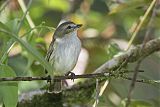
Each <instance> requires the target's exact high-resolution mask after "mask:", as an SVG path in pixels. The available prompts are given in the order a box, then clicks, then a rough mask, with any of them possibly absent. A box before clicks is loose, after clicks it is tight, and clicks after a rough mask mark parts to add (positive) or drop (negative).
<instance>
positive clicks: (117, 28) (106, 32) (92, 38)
mask: <svg viewBox="0 0 160 107" xmlns="http://www.w3.org/2000/svg"><path fill="white" fill-rule="evenodd" d="M18 1H20V0H6V1H5V0H2V1H0V6H1V7H0V77H1V78H2V77H16V76H46V75H45V73H44V68H45V69H47V70H48V71H49V72H51V67H50V65H49V64H48V62H46V61H45V59H44V57H45V54H46V51H47V49H48V46H49V43H50V41H51V39H52V35H53V32H54V30H55V29H54V28H56V26H57V25H58V24H59V21H60V20H61V18H62V16H63V17H65V18H66V17H67V18H68V19H70V20H72V21H74V22H75V23H82V24H83V27H82V29H80V30H79V32H78V33H79V38H80V39H81V41H82V43H83V44H82V45H83V48H84V49H85V50H86V51H87V54H88V60H87V59H86V62H87V64H86V65H85V66H86V68H85V73H92V72H93V71H94V70H95V69H96V68H98V67H99V66H100V65H102V64H103V63H104V62H106V61H107V60H109V59H112V58H113V57H116V56H118V55H119V54H121V52H125V51H124V50H125V49H126V48H127V42H128V41H129V40H130V38H131V35H132V33H133V32H134V30H135V27H136V25H137V24H138V23H139V19H140V17H141V16H143V15H144V13H145V12H146V10H147V9H148V7H149V5H150V4H151V1H150V0H73V1H72V2H71V1H70V0H22V1H25V4H26V9H27V10H28V11H27V12H26V11H22V8H23V6H22V5H19V2H18ZM75 1H76V2H75ZM152 10H153V9H152ZM151 12H153V11H151ZM156 12H157V13H156V14H157V15H156V16H155V17H154V21H153V24H152V26H150V29H151V33H150V37H149V38H160V29H159V28H160V24H159V23H160V18H159V17H160V15H159V9H158V8H157V11H156ZM27 15H28V16H29V17H30V18H31V20H29V19H27V17H28V16H27ZM151 16H152V14H151V13H150V14H149V16H148V17H146V19H145V20H144V23H143V25H142V26H141V28H140V31H139V32H138V34H137V36H136V38H135V39H134V41H133V43H132V45H136V44H140V43H142V41H143V39H144V36H145V33H146V31H147V30H148V27H147V25H148V22H149V20H150V18H151ZM31 23H33V24H34V25H32V24H31ZM97 41H98V42H97ZM83 58H85V57H83ZM83 58H82V59H83ZM81 64H82V65H83V63H81ZM159 65H160V56H159V55H158V54H156V53H155V54H153V55H151V56H149V57H148V58H146V59H145V60H144V61H143V63H142V66H141V67H140V69H143V70H144V71H145V72H144V73H140V74H139V76H138V77H139V78H145V79H151V80H159V79H160V77H159V75H158V74H159V72H160V67H159ZM134 67H135V64H129V66H127V67H126V69H129V70H133V69H134ZM4 71H5V72H4ZM128 76H131V77H132V73H129V74H128ZM80 81H82V82H83V80H80ZM46 85H47V84H46V82H44V81H29V82H19V83H17V82H0V104H4V105H5V107H15V106H16V104H17V101H18V92H19V95H22V94H23V93H24V92H30V91H33V90H39V89H41V88H44V87H45V86H46ZM100 85H103V84H100ZM129 86H130V81H126V80H123V79H110V83H109V84H108V86H107V88H106V91H105V92H104V93H103V95H102V96H100V97H99V103H98V106H99V107H105V106H109V107H120V106H121V107H124V105H125V102H126V100H125V99H126V96H127V94H128V89H129ZM4 88H5V89H4ZM159 88H160V87H159V85H157V84H140V83H138V84H136V87H135V90H134V94H133V96H132V98H133V99H132V101H131V105H130V107H157V106H158V105H159V104H160V101H159V100H158V99H159V98H160V97H159V93H160V91H159ZM88 92H89V94H90V95H88V97H87V98H88V99H89V98H90V100H89V101H87V100H86V102H88V103H86V102H85V103H86V104H84V103H83V102H81V99H84V98H83V97H82V98H78V96H77V99H70V100H69V101H68V102H70V103H72V105H80V106H91V105H93V102H94V97H93V96H94V95H95V93H94V92H93V90H92V91H90V90H88ZM146 93H147V94H146ZM81 94H82V93H81ZM10 95H13V96H10ZM35 97H36V96H35ZM19 99H20V98H19ZM37 99H38V98H37ZM46 100H48V99H46ZM74 100H77V102H78V103H76V102H75V103H73V102H72V101H74ZM38 101H39V100H36V101H35V103H36V102H38ZM44 105H45V104H44Z"/></svg>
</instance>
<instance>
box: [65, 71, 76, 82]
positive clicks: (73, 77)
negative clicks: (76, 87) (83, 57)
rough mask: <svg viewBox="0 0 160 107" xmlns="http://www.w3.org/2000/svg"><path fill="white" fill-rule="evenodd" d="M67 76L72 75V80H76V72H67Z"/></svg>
mask: <svg viewBox="0 0 160 107" xmlns="http://www.w3.org/2000/svg"><path fill="white" fill-rule="evenodd" d="M66 76H70V77H71V80H72V81H73V82H74V79H75V73H73V72H67V74H66Z"/></svg>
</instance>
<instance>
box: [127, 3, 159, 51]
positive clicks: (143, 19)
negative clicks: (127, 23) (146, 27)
mask: <svg viewBox="0 0 160 107" xmlns="http://www.w3.org/2000/svg"><path fill="white" fill-rule="evenodd" d="M155 2H156V0H153V1H152V3H151V4H150V6H149V8H148V9H147V11H146V12H145V14H144V16H143V17H142V18H141V20H140V23H139V24H138V25H137V27H136V29H135V32H134V33H133V35H132V37H131V39H130V41H129V43H128V47H127V49H126V50H128V49H129V48H130V46H131V44H132V42H133V40H134V38H135V37H136V36H137V33H138V32H139V30H140V28H141V26H142V25H143V23H144V21H145V19H146V18H147V16H148V15H149V13H150V11H151V10H152V8H153V7H154V4H155Z"/></svg>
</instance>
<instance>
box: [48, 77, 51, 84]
mask: <svg viewBox="0 0 160 107" xmlns="http://www.w3.org/2000/svg"><path fill="white" fill-rule="evenodd" d="M47 83H51V76H50V75H48V76H47Z"/></svg>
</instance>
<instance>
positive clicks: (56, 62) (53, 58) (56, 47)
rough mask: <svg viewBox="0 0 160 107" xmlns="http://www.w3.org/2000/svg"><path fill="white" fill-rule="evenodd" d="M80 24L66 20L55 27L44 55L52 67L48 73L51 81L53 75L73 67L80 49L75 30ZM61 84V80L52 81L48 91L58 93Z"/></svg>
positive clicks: (60, 89) (61, 74) (65, 71)
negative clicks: (51, 70)
mask: <svg viewBox="0 0 160 107" xmlns="http://www.w3.org/2000/svg"><path fill="white" fill-rule="evenodd" d="M81 26H82V24H75V23H73V22H71V21H67V22H64V23H62V24H60V25H59V26H58V27H57V28H56V30H55V32H54V35H53V38H52V41H51V44H50V46H49V49H48V51H47V55H46V60H47V61H48V62H49V63H50V64H51V66H52V67H53V72H52V74H49V75H50V77H51V82H52V78H53V77H54V76H63V75H65V74H68V73H69V72H70V71H72V70H73V68H74V67H75V65H76V63H77V60H78V56H79V54H80V50H81V41H80V40H79V38H78V37H77V30H78V29H79V28H80V27H81ZM62 85H63V84H62V80H56V81H53V85H51V86H52V87H50V92H53V93H60V92H61V91H62Z"/></svg>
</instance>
